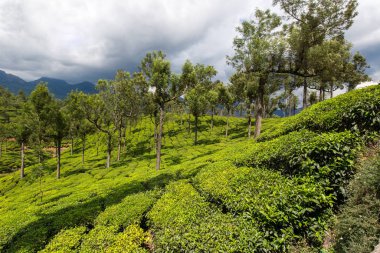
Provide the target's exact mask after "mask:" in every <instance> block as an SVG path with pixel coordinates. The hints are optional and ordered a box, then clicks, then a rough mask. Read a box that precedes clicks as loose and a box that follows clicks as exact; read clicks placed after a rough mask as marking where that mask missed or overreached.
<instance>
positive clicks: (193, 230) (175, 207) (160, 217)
mask: <svg viewBox="0 0 380 253" xmlns="http://www.w3.org/2000/svg"><path fill="white" fill-rule="evenodd" d="M148 218H149V223H150V225H151V226H152V232H153V234H154V238H153V239H154V245H155V252H263V249H264V247H265V241H263V239H262V234H261V232H259V231H258V229H257V224H256V222H255V221H254V220H252V219H251V220H249V219H244V218H243V217H235V216H233V215H232V214H230V213H227V214H224V213H222V212H221V211H220V210H218V209H216V208H215V207H213V206H211V205H210V203H208V202H207V201H206V200H205V198H203V197H202V196H200V195H199V193H198V192H197V191H196V190H195V189H194V187H193V186H192V185H191V184H189V183H188V182H186V181H179V182H175V183H172V184H170V185H168V186H167V187H166V192H165V194H163V196H162V198H161V199H159V200H158V202H157V203H156V204H155V205H154V206H153V208H152V210H151V211H150V212H149V213H148Z"/></svg>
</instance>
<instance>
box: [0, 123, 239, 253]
mask: <svg viewBox="0 0 380 253" xmlns="http://www.w3.org/2000/svg"><path fill="white" fill-rule="evenodd" d="M176 120H179V119H174V118H170V116H169V121H168V123H167V124H166V128H165V130H166V131H167V134H166V138H165V140H164V149H163V164H162V167H163V169H162V170H160V171H158V172H157V171H155V169H154V165H155V163H154V158H155V156H154V151H153V149H152V146H153V143H152V141H151V135H152V134H151V133H153V129H152V124H151V122H150V120H148V119H146V120H144V122H142V123H139V124H138V125H137V126H136V127H133V128H132V129H131V131H129V134H130V137H129V141H128V146H127V149H128V154H127V155H124V157H123V159H122V161H120V162H114V164H113V166H112V168H111V169H109V170H107V169H105V168H104V164H105V154H104V146H103V145H102V146H100V150H99V155H98V156H96V147H95V144H94V143H95V142H96V141H95V139H96V138H98V137H96V136H92V137H91V139H90V140H89V141H88V143H92V145H91V147H90V149H88V150H87V151H86V154H87V155H86V162H85V164H84V165H82V164H81V156H80V154H79V153H80V147H79V146H78V147H77V150H75V154H74V155H73V156H72V157H71V156H70V154H69V152H68V151H67V152H65V153H64V154H63V158H62V168H63V170H62V178H61V179H60V180H56V179H55V178H54V169H55V160H54V159H51V160H49V161H47V162H46V163H45V164H44V165H43V168H42V170H40V167H41V166H37V165H36V166H31V167H29V168H27V169H26V178H25V180H19V179H18V176H19V175H18V172H15V173H12V174H9V175H2V176H1V177H0V194H1V196H0V203H1V206H0V249H1V248H3V247H5V248H7V250H9V251H18V250H25V251H34V250H36V249H40V248H41V247H43V245H45V244H46V243H47V241H48V240H49V239H50V238H51V237H52V236H53V235H54V234H56V233H57V232H59V231H60V230H61V229H62V228H69V227H72V226H76V225H85V226H88V227H92V226H93V225H94V223H95V219H96V217H97V216H98V214H100V213H101V212H103V211H104V209H105V208H107V207H110V206H113V205H115V204H118V203H119V202H121V201H122V200H123V199H124V198H125V197H127V196H129V195H131V194H138V193H142V192H146V191H149V190H153V189H155V188H162V187H163V186H165V185H166V184H167V183H168V182H169V181H172V180H177V179H179V178H188V177H191V176H192V175H194V174H195V173H196V172H197V171H198V170H199V169H200V168H201V167H202V166H204V165H205V163H206V162H205V160H207V156H209V155H211V154H212V153H214V152H216V151H218V150H221V149H223V148H224V147H225V146H226V145H229V144H230V143H233V142H236V141H238V140H239V139H233V138H235V137H237V135H239V134H240V133H243V134H244V131H245V120H243V119H234V120H233V122H232V124H231V125H232V126H231V131H230V132H231V136H230V138H232V140H230V139H229V138H228V139H225V138H223V137H222V136H223V135H224V119H223V118H218V117H217V119H216V122H215V125H216V127H215V128H214V130H213V131H212V132H210V131H209V130H208V129H207V128H208V125H207V122H206V119H205V118H204V120H203V121H202V125H201V130H202V131H201V133H200V138H199V139H200V145H198V146H196V147H194V146H193V144H192V143H193V140H192V136H191V135H188V132H187V123H186V122H184V124H183V125H182V126H181V127H178V124H177V122H176ZM207 120H209V119H207ZM115 153H116V152H115ZM138 153H139V154H140V155H138V156H136V154H138ZM41 171H42V172H43V175H42V176H41V177H40V174H41V173H40V172H41Z"/></svg>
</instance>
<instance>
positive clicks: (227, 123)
mask: <svg viewBox="0 0 380 253" xmlns="http://www.w3.org/2000/svg"><path fill="white" fill-rule="evenodd" d="M230 114H231V112H230V111H229V110H227V122H226V137H228V128H229V119H230Z"/></svg>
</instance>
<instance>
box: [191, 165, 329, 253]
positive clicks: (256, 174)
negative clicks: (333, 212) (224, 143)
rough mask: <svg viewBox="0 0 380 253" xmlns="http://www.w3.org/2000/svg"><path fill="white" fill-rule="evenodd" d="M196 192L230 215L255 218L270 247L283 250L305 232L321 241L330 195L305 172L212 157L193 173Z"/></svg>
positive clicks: (304, 234)
mask: <svg viewBox="0 0 380 253" xmlns="http://www.w3.org/2000/svg"><path fill="white" fill-rule="evenodd" d="M194 181H195V185H196V186H197V188H199V190H200V192H202V195H204V196H207V199H208V200H209V201H211V202H214V203H216V204H218V205H220V206H222V207H223V208H224V209H226V210H228V211H229V212H231V213H233V214H234V215H240V216H242V217H245V218H246V219H255V220H257V221H258V224H259V228H260V231H262V232H263V233H264V234H265V238H266V240H267V241H268V242H269V244H270V247H269V248H270V249H276V250H280V249H282V250H285V249H286V248H287V247H288V246H289V245H290V243H291V242H293V241H295V240H298V239H300V238H303V237H304V238H307V239H308V240H309V242H311V243H316V244H318V243H321V240H322V237H323V231H324V229H325V228H326V223H325V218H326V217H327V216H328V215H329V208H330V207H331V205H332V203H333V199H334V198H333V196H331V195H326V194H325V191H324V188H323V187H322V186H321V185H319V184H318V183H316V182H315V181H314V180H313V179H311V178H294V179H289V178H287V177H284V176H282V175H281V174H280V173H278V172H273V171H269V170H265V169H255V168H246V167H241V168H237V167H235V166H233V165H232V164H230V165H228V164H227V163H219V164H218V163H216V164H214V165H210V166H208V167H207V168H205V169H203V170H202V171H201V172H200V173H199V174H198V175H197V176H196V177H195V179H194Z"/></svg>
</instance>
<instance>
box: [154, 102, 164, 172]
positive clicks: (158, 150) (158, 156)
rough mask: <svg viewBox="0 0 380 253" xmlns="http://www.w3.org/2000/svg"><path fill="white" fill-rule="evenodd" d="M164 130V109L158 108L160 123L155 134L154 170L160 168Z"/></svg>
mask: <svg viewBox="0 0 380 253" xmlns="http://www.w3.org/2000/svg"><path fill="white" fill-rule="evenodd" d="M163 128H164V108H163V106H162V107H160V122H159V129H158V133H157V141H156V170H159V169H160V167H161V144H162V132H163Z"/></svg>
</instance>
